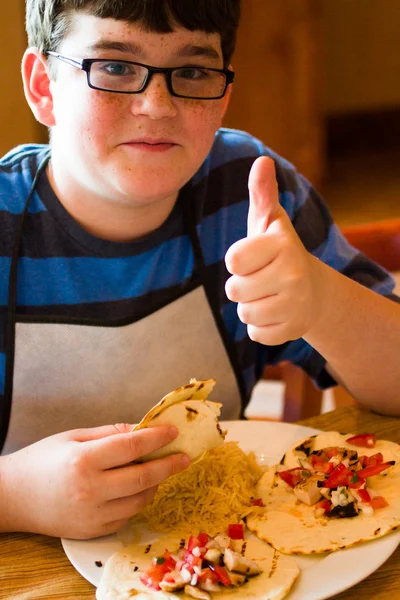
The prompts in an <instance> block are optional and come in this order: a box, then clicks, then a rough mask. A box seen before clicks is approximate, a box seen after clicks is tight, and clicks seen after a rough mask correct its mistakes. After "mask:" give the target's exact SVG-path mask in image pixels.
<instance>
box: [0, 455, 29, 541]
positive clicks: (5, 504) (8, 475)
mask: <svg viewBox="0 0 400 600" xmlns="http://www.w3.org/2000/svg"><path fill="white" fill-rule="evenodd" d="M12 462H13V461H12V455H7V456H0V531H3V532H6V531H9V532H10V531H26V528H25V527H24V526H23V518H22V516H23V514H20V513H21V511H20V510H19V505H20V499H21V498H23V490H22V489H21V490H19V491H18V494H17V493H15V492H14V490H15V489H16V487H17V485H16V481H15V479H16V477H15V475H14V476H13V471H14V468H13V465H12ZM24 502H26V503H28V502H29V501H28V499H27V498H25V500H24ZM27 510H28V506H27V509H26V511H27ZM23 512H25V511H23Z"/></svg>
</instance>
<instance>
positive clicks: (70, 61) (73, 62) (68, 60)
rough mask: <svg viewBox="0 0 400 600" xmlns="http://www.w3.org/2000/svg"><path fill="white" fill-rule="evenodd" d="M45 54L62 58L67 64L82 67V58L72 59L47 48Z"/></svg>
mask: <svg viewBox="0 0 400 600" xmlns="http://www.w3.org/2000/svg"><path fill="white" fill-rule="evenodd" d="M46 54H47V56H54V57H55V58H58V59H59V60H62V61H63V62H65V63H67V64H68V65H72V66H73V67H82V64H83V60H78V59H74V58H71V57H69V56H64V55H63V54H58V52H52V51H50V50H48V51H47V52H46Z"/></svg>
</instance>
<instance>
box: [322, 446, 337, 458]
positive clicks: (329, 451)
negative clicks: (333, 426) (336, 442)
mask: <svg viewBox="0 0 400 600" xmlns="http://www.w3.org/2000/svg"><path fill="white" fill-rule="evenodd" d="M324 453H325V455H326V456H327V457H328V459H329V458H333V457H334V456H337V455H338V454H339V448H338V447H337V446H329V447H328V448H324Z"/></svg>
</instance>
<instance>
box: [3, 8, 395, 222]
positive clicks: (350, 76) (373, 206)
mask: <svg viewBox="0 0 400 600" xmlns="http://www.w3.org/2000/svg"><path fill="white" fill-rule="evenodd" d="M242 5H243V8H242V13H243V16H242V23H241V26H240V30H239V37H238V45H237V51H236V53H235V57H234V61H233V63H234V68H235V70H236V73H237V77H236V83H235V87H234V93H233V96H232V103H231V106H230V108H229V111H228V115H227V117H226V121H225V124H226V125H227V126H230V127H236V128H239V129H245V130H247V131H249V132H250V133H252V134H254V135H256V136H257V137H259V138H261V139H262V140H263V141H264V142H265V143H266V144H267V145H269V146H271V147H272V148H273V149H274V150H276V151H277V152H279V153H281V154H283V155H284V156H285V157H286V158H288V159H289V160H291V161H292V162H293V163H294V164H295V165H296V166H297V167H298V169H299V170H300V171H301V172H303V173H304V174H305V175H306V176H307V177H308V178H309V179H310V180H312V181H313V183H314V184H315V185H316V186H317V187H318V188H319V189H320V190H321V191H322V193H323V195H324V196H325V198H326V200H327V202H328V204H329V206H330V208H331V210H332V212H333V215H334V217H335V218H336V219H337V220H338V222H339V224H341V223H342V224H344V223H348V222H354V221H365V220H374V219H384V218H390V217H396V216H397V217H400V202H399V198H400V169H399V167H398V165H399V160H400V145H399V141H398V140H399V136H400V35H399V31H400V1H399V0H379V2H377V1H376V0H285V1H282V0H242ZM25 45H26V40H25V33H24V0H0V78H1V92H2V93H1V95H0V155H2V154H4V153H5V152H6V151H7V150H9V149H10V148H12V147H13V146H15V145H17V144H19V143H24V142H33V141H39V142H43V141H45V140H46V139H47V132H46V131H45V130H44V128H42V127H41V126H40V125H38V124H37V123H36V121H35V120H34V118H33V117H32V115H31V113H30V110H29V108H28V107H27V105H26V103H25V99H24V96H23V89H22V84H21V81H20V62H21V57H22V54H23V51H24V48H25Z"/></svg>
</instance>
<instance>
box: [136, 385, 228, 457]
mask: <svg viewBox="0 0 400 600" xmlns="http://www.w3.org/2000/svg"><path fill="white" fill-rule="evenodd" d="M214 385H215V379H207V380H205V381H196V379H192V380H191V381H190V383H189V384H187V385H184V386H182V387H180V388H177V389H176V390H174V391H173V392H170V393H169V394H167V395H166V396H164V398H162V400H160V402H158V404H156V405H155V406H154V407H153V408H152V409H151V410H150V411H149V412H148V413H147V415H145V416H144V417H143V419H142V420H141V421H140V423H138V425H136V426H135V427H134V428H133V431H138V430H139V429H145V428H147V427H154V426H156V425H164V424H168V425H175V427H177V429H178V431H179V434H178V436H177V437H176V438H175V440H173V441H172V442H170V443H169V444H167V445H166V446H163V447H162V448H160V449H159V450H156V451H154V452H151V453H150V454H146V456H144V457H142V458H141V459H140V461H141V462H144V461H148V460H154V459H155V458H162V457H163V456H168V455H170V454H173V453H176V452H183V453H185V454H187V455H188V456H189V458H190V459H191V460H192V461H193V460H196V459H198V458H199V457H201V456H202V455H203V454H204V452H205V451H206V450H211V449H212V448H216V447H217V446H220V445H221V444H222V443H223V441H224V439H225V433H224V432H223V431H221V428H220V426H219V423H218V416H219V414H220V412H221V411H220V409H221V406H222V404H219V403H218V402H211V401H210V400H207V398H208V395H209V394H210V392H211V390H212V389H213V387H214Z"/></svg>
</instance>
